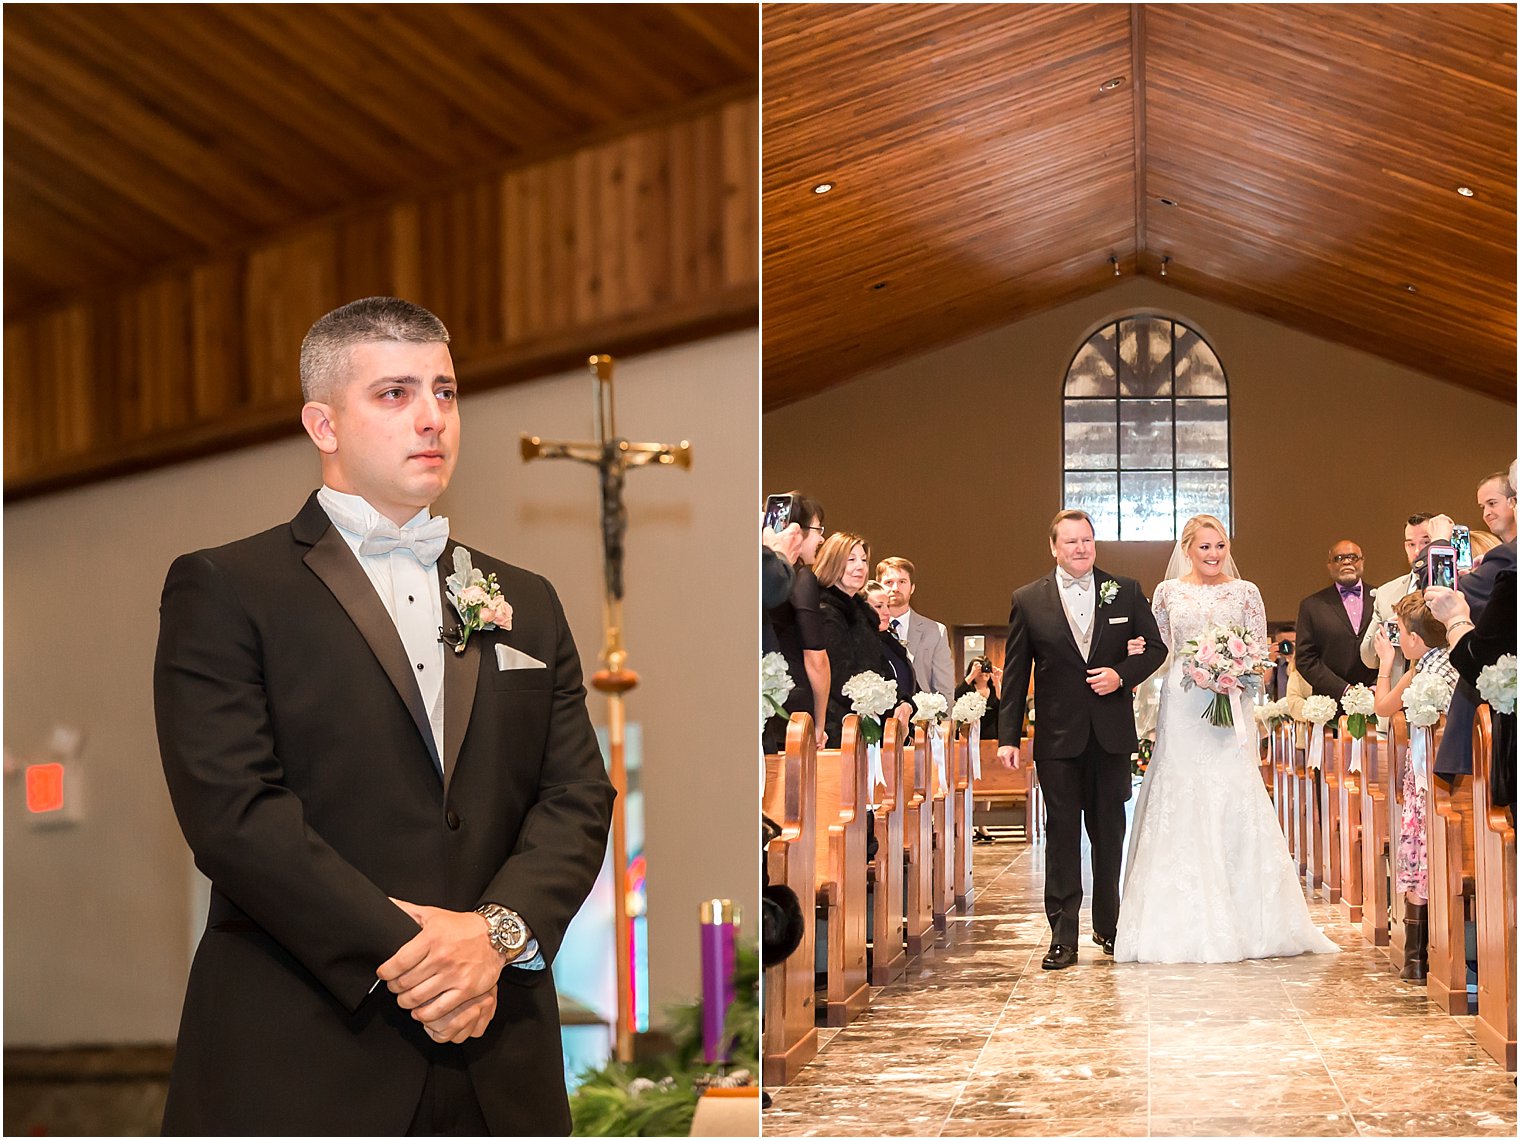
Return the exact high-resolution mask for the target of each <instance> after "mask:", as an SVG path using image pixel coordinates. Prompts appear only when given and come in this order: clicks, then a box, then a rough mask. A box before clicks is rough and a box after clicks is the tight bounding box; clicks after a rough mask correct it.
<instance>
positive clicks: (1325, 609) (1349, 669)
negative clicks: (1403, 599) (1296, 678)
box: [1294, 582, 1377, 700]
mask: <svg viewBox="0 0 1520 1140" xmlns="http://www.w3.org/2000/svg"><path fill="white" fill-rule="evenodd" d="M1372 608H1373V607H1372V590H1371V588H1369V587H1368V585H1367V583H1366V582H1363V583H1362V621H1361V624H1360V625H1359V626H1358V627H1357V628H1356V629H1352V628H1351V619H1350V618H1349V617H1347V616H1346V604H1345V603H1344V602H1342V601H1341V595H1340V590H1339V589H1338V588H1337V587H1336V586H1335V585H1334V584H1333V583H1332V584H1331V585H1329V586H1326V587H1325V588H1324V589H1323V590H1321V591H1319V593H1317V594H1310V595H1309V596H1308V597H1307V598H1305V599H1304V600H1303V601H1302V602H1300V603H1299V606H1298V622H1297V625H1296V628H1297V630H1298V641H1297V643H1296V645H1295V647H1294V660H1295V663H1296V664H1297V666H1298V671H1299V674H1300V675H1301V676H1302V677H1303V678H1304V680H1306V681H1308V682H1309V685H1310V687H1311V688H1313V689H1314V691H1315V693H1317V694H1319V695H1320V696H1324V697H1333V698H1334V699H1335V700H1340V699H1341V694H1342V693H1344V692H1345V691H1346V686H1347V685H1366V686H1367V687H1368V688H1371V687H1372V686H1373V685H1374V684H1376V683H1377V670H1376V669H1373V668H1369V667H1368V666H1367V665H1364V664H1363V663H1362V650H1361V646H1362V635H1363V634H1364V633H1366V632H1367V627H1368V626H1369V625H1371V624H1372Z"/></svg>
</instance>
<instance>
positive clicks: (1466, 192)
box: [1457, 186, 1475, 198]
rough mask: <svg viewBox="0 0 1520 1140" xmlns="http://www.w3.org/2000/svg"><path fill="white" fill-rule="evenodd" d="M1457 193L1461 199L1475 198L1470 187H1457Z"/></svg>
mask: <svg viewBox="0 0 1520 1140" xmlns="http://www.w3.org/2000/svg"><path fill="white" fill-rule="evenodd" d="M1457 193H1458V194H1460V195H1462V197H1464V198H1472V197H1475V195H1474V194H1473V189H1472V187H1471V186H1458V187H1457Z"/></svg>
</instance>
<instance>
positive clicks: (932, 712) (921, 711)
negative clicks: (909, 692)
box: [913, 693, 950, 724]
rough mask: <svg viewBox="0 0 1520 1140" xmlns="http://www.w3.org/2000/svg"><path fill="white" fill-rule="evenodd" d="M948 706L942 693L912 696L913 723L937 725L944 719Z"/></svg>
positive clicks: (915, 694)
mask: <svg viewBox="0 0 1520 1140" xmlns="http://www.w3.org/2000/svg"><path fill="white" fill-rule="evenodd" d="M949 708H950V704H949V702H948V701H946V700H945V698H944V695H943V694H942V693H914V694H913V723H914V724H938V723H939V722H940V721H942V720H944V719H945V715H946V713H947V712H948V710H949Z"/></svg>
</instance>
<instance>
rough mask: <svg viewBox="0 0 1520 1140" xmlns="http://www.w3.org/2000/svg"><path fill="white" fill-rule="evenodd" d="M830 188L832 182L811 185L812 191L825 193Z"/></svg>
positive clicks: (832, 187) (832, 185)
mask: <svg viewBox="0 0 1520 1140" xmlns="http://www.w3.org/2000/svg"><path fill="white" fill-rule="evenodd" d="M832 189H834V184H833V183H832V182H820V183H818V185H817V186H814V187H813V193H814V194H827V193H828V192H829V191H830V190H832Z"/></svg>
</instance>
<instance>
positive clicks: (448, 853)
mask: <svg viewBox="0 0 1520 1140" xmlns="http://www.w3.org/2000/svg"><path fill="white" fill-rule="evenodd" d="M456 545H457V544H456V543H454V542H453V541H450V542H449V544H448V548H447V549H446V550H445V551H444V554H443V557H442V558H440V559H439V563H438V574H439V577H440V579H442V578H444V577H446V576H447V574H448V573H449V572H450V571H451V570H452V567H453V562H454V553H453V548H454V547H455V546H456ZM471 558H472V561H473V563H474V565H475V566H476V567H477V568H478V569H480V570H481V571H482V572H483V573H485V574H490V573H491V572H493V571H494V572H495V574H496V576H497V581H498V583H499V584H500V586H501V590H502V593H503V595H504V596H505V597H506V599H507V600H508V601H509V602H510V603H511V604H512V607H513V618H512V629H511V630H510V631H507V630H493V631H489V632H485V633H477V634H474V635H473V636H472V637H471V638H470V640H469V644H468V646H467V648H466V650H465V652H464V653H463V654H456V653H454V652H453V651H452V650H449V651H447V652H446V654H445V656H446V658H447V661H446V664H445V667H444V705H445V708H444V733H445V739H444V755H443V757H442V774H441V775H440V772H439V768H438V766H436V765H435V762H434V759H433V749H434V747H435V745H434V744H433V740H432V733H431V730H430V729H429V727H428V718H427V712H426V710H425V709H424V708H423V704H422V697H421V694H420V691H419V690H418V687H417V684H416V682H415V681H414V680H413V678H412V673H411V666H410V665H409V663H408V660H407V655H406V652H405V650H404V648H403V646H402V643H401V639H400V636H399V635H398V634H397V632H396V629H395V626H394V625H393V624H392V622H391V620H390V617H389V615H388V614H387V612H386V610H385V606H384V604H383V603H382V602H381V601H380V598H379V596H378V595H377V594H376V593H375V589H374V587H373V585H371V583H370V581H369V578H368V577H367V576H366V575H365V573H364V570H363V569H362V568H361V567H360V565H359V562H358V559H357V558H355V557H354V555H353V553H352V552H351V551H350V549H349V547H348V545H347V544H346V543H345V542H344V540H343V537H342V536H341V535H340V534H339V533H338V531H337V530H336V529H335V528H333V527H332V525H331V524H330V522H329V520H328V518H327V514H326V513H325V512H324V511H323V510H322V507H321V505H320V504H319V503H318V502H317V499H316V496H315V495H313V496H312V497H311V498H310V499H309V500H308V501H307V503H306V505H305V507H304V508H303V509H302V510H301V513H300V514H299V515H297V516H296V518H295V519H294V520H293V521H292V522H291V523H289V524H288V525H285V526H279V527H275V528H274V529H272V530H269V531H266V532H264V533H263V534H259V535H255V536H254V537H252V538H248V539H244V540H242V541H240V542H235V543H232V544H230V545H228V546H223V547H220V548H217V549H214V550H202V551H199V552H197V553H194V554H187V555H184V556H182V557H181V558H179V559H178V560H177V561H176V562H175V563H174V565H173V566H172V567H171V568H170V570H169V575H168V579H167V581H166V583H165V585H164V593H163V599H162V603H161V607H160V629H159V642H158V653H157V658H156V661H155V664H154V702H155V707H156V711H157V718H158V736H159V747H160V751H161V754H162V758H163V764H164V772H165V775H166V776H167V778H168V784H169V792H170V795H171V797H172V799H173V802H174V809H175V812H176V814H177V815H178V817H179V821H180V826H181V827H182V828H183V830H184V833H185V838H186V840H187V841H188V842H189V845H190V848H191V850H192V851H193V852H194V854H195V861H196V864H197V866H199V867H200V869H201V870H202V871H203V872H204V873H205V874H206V875H207V877H209V878H210V879H211V882H212V887H213V893H212V897H211V911H210V917H209V921H208V924H207V929H206V933H205V934H204V936H203V937H202V939H201V943H200V946H199V948H198V949H197V951H196V954H195V960H194V964H193V965H192V967H191V972H190V981H189V986H188V990H187V992H186V995H185V1007H184V1013H183V1016H182V1019H181V1024H180V1035H179V1043H178V1048H177V1051H176V1055H175V1061H174V1069H173V1075H172V1077H171V1080H170V1090H169V1101H168V1106H167V1108H166V1110H165V1116H164V1131H165V1133H166V1134H168V1133H185V1134H191V1133H200V1134H226V1133H237V1134H243V1135H248V1134H296V1133H301V1134H316V1135H320V1134H341V1133H360V1134H363V1133H367V1134H372V1135H386V1134H389V1135H397V1134H400V1133H403V1132H404V1131H405V1130H406V1128H407V1126H408V1124H409V1123H410V1121H411V1119H412V1116H413V1113H414V1112H415V1110H416V1108H417V1105H418V1102H419V1099H420V1097H421V1093H422V1085H423V1079H424V1076H425V1073H426V1069H427V1064H428V1056H429V1054H430V1052H431V1053H433V1054H434V1055H436V1051H437V1050H438V1049H439V1048H447V1049H453V1050H458V1053H457V1054H456V1055H457V1056H460V1057H463V1058H464V1059H466V1061H467V1063H468V1066H469V1071H470V1075H471V1078H472V1083H473V1085H474V1088H475V1091H476V1094H477V1096H478V1097H479V1100H480V1105H481V1108H482V1110H483V1112H484V1114H485V1117H486V1120H487V1122H488V1123H489V1124H490V1126H491V1129H492V1131H493V1132H496V1133H515V1134H527V1133H534V1134H542V1133H556V1132H557V1133H568V1131H569V1129H570V1118H569V1109H568V1104H567V1101H566V1097H565V1086H564V1078H563V1074H562V1061H561V1052H560V1038H559V1018H558V1012H557V1003H556V999H555V994H554V986H553V984H552V979H551V978H550V975H549V971H547V970H544V971H537V972H530V971H526V970H522V969H520V968H513V967H508V968H507V969H505V970H503V971H502V975H501V981H500V983H499V984H498V987H497V1011H496V1015H495V1017H494V1018H493V1020H492V1021H491V1024H490V1026H489V1028H488V1029H487V1030H486V1032H485V1035H484V1036H482V1037H480V1038H475V1039H472V1040H470V1041H468V1042H466V1043H464V1044H462V1045H454V1046H446V1047H439V1046H436V1045H433V1044H432V1043H431V1042H430V1041H429V1040H428V1038H427V1036H426V1033H425V1032H424V1031H423V1029H422V1027H421V1026H420V1025H419V1024H418V1023H417V1022H415V1021H413V1020H412V1019H411V1017H410V1015H409V1014H408V1013H407V1012H406V1011H404V1010H402V1009H401V1008H400V1007H399V1006H397V1004H396V1002H395V999H394V996H393V995H392V994H391V993H390V991H389V990H387V989H386V988H385V986H384V985H381V986H379V987H378V988H375V989H373V990H372V987H374V984H375V982H376V975H375V970H376V968H377V967H378V966H379V965H380V964H381V963H382V962H384V961H385V960H386V959H387V958H389V957H390V956H391V955H392V954H393V953H394V952H395V951H396V950H397V949H398V948H400V946H401V945H402V944H403V943H405V942H407V941H408V940H409V939H410V938H411V937H412V936H413V935H414V934H416V932H417V926H416V924H415V923H414V922H413V921H412V919H411V918H409V917H408V916H407V915H406V914H405V913H403V912H402V911H401V910H400V909H398V908H397V907H396V906H395V905H394V904H392V903H391V902H390V901H389V899H388V898H387V896H388V895H391V896H395V897H396V898H400V899H405V900H407V901H409V902H415V903H422V904H427V905H432V906H438V907H445V908H448V909H451V910H459V911H468V910H471V909H473V908H474V907H475V906H477V905H479V904H480V903H481V902H483V901H493V902H499V903H501V904H502V905H504V906H508V907H511V908H512V909H514V910H516V911H518V912H519V913H520V914H521V915H522V916H523V918H524V919H525V920H526V921H527V923H528V925H529V926H530V927H531V928H532V931H533V934H534V936H535V937H536V938H537V939H538V943H539V946H540V948H541V949H542V951H543V954H544V956H545V958H546V959H548V960H549V961H550V962H552V961H553V959H554V955H555V953H556V952H557V951H558V949H559V945H560V941H561V939H562V938H563V935H564V932H565V928H566V926H567V925H568V924H569V922H570V919H571V918H572V917H573V916H574V914H575V912H576V910H577V909H578V908H579V907H580V905H581V902H582V901H583V899H584V898H585V896H586V894H587V892H588V891H589V890H590V888H591V885H592V883H593V881H594V880H595V878H596V875H597V871H598V869H599V868H600V866H601V863H602V856H603V852H604V850H605V847H606V839H607V830H608V826H609V822H610V818H611V808H612V799H613V790H612V786H611V784H610V782H609V781H608V779H607V776H606V773H605V770H604V766H603V762H602V758H601V754H600V751H599V749H598V747H597V742H596V737H595V734H594V732H593V730H592V727H591V722H590V719H589V717H588V716H587V713H586V706H585V690H584V688H583V687H582V684H581V671H580V663H579V659H578V657H577V655H576V651H575V645H574V643H573V641H572V640H571V636H570V630H569V628H568V627H567V625H566V622H565V616H564V611H563V610H562V609H561V607H560V603H559V599H558V598H557V597H556V595H555V593H554V590H553V588H552V587H551V586H550V585H549V583H548V582H546V581H545V580H544V579H543V578H541V577H539V576H538V575H536V574H532V573H530V572H528V571H526V570H522V569H519V568H518V567H515V566H509V565H507V564H506V563H502V562H497V561H495V560H494V559H491V558H488V557H486V556H484V555H481V554H478V553H476V552H474V551H471ZM443 609H444V615H445V623H446V626H447V625H452V626H457V622H458V615H457V614H456V613H454V611H453V608H452V606H450V605H449V603H448V600H447V594H446V593H445V594H444V603H443ZM498 644H503V645H509V646H512V647H514V648H516V649H518V650H521V651H523V652H524V653H527V654H529V655H531V656H532V657H534V658H536V659H537V660H539V661H542V662H544V663H545V665H544V667H543V668H528V669H510V670H502V669H499V668H498V665H497V654H496V652H495V647H496V646H497V645H498Z"/></svg>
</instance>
